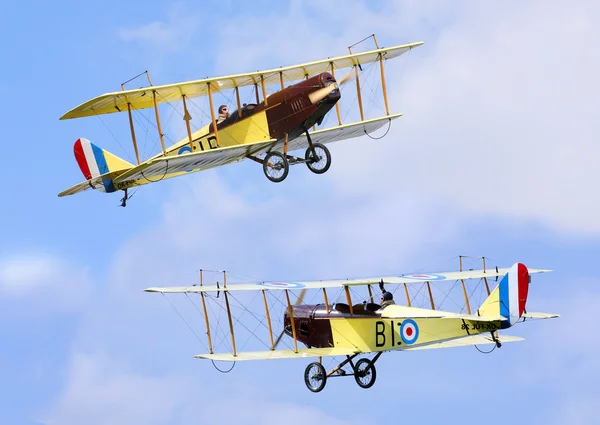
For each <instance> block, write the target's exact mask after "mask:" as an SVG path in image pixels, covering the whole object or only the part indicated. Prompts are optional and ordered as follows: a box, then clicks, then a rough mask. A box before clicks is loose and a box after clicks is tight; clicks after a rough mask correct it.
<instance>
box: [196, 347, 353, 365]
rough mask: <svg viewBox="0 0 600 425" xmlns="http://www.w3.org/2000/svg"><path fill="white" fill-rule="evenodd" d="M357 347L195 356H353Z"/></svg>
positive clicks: (234, 358) (223, 358)
mask: <svg viewBox="0 0 600 425" xmlns="http://www.w3.org/2000/svg"><path fill="white" fill-rule="evenodd" d="M357 352H358V351H357V350H356V349H349V348H335V347H332V348H304V349H302V350H298V351H297V352H296V351H294V350H272V351H271V350H269V351H247V352H241V353H237V355H235V356H234V355H233V354H231V353H222V354H221V353H219V354H198V355H196V356H194V358H197V359H208V360H216V361H227V362H236V361H248V360H280V359H305V358H310V357H333V356H351V355H352V354H357Z"/></svg>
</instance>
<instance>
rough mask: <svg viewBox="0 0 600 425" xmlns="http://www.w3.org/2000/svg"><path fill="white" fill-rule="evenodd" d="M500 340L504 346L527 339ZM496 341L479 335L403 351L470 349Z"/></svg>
mask: <svg viewBox="0 0 600 425" xmlns="http://www.w3.org/2000/svg"><path fill="white" fill-rule="evenodd" d="M498 340H499V341H500V342H501V343H502V344H504V343H505V342H516V341H523V340H525V338H521V337H520V336H511V335H499V336H498ZM495 343H496V341H494V340H493V339H492V338H491V337H490V336H489V335H485V334H478V335H469V336H464V337H460V338H455V339H450V340H446V341H438V342H432V343H428V344H423V345H416V346H414V347H411V346H404V347H403V348H401V350H402V351H416V350H432V349H434V348H453V347H468V346H470V345H483V344H495Z"/></svg>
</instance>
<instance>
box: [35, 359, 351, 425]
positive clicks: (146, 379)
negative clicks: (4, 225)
mask: <svg viewBox="0 0 600 425" xmlns="http://www.w3.org/2000/svg"><path fill="white" fill-rule="evenodd" d="M191 375H192V376H194V375H196V374H193V373H192V374H191ZM196 377H197V375H196ZM41 416H42V417H41V418H40V420H41V421H42V422H43V423H45V424H47V425H54V424H63V425H70V424H81V423H86V424H88V425H108V424H110V425H121V424H123V425H130V424H132V423H143V424H148V425H153V424H164V423H169V424H188V423H193V422H196V421H198V420H200V421H201V422H202V423H214V422H218V423H220V424H223V425H227V424H248V425H250V424H267V425H270V424H279V423H281V422H282V421H285V422H286V423H288V424H290V425H295V424H303V423H305V422H306V421H307V420H308V421H315V422H326V423H328V424H332V425H338V424H340V425H341V424H342V423H349V424H352V423H359V420H357V419H358V418H356V417H355V418H353V419H352V418H349V417H348V415H347V414H343V415H342V417H341V418H339V417H334V416H331V415H329V414H327V413H325V412H323V411H321V410H320V409H317V408H314V407H310V406H303V405H298V404H295V403H286V402H279V403H278V402H272V401H268V400H265V399H263V398H261V397H260V394H259V393H258V392H256V391H249V389H248V388H243V387H242V388H240V387H237V386H229V387H224V386H223V385H219V384H218V383H214V382H213V383H211V382H210V381H208V382H198V381H196V382H195V381H194V380H193V379H191V378H190V377H184V376H168V377H162V375H161V374H160V373H159V377H156V376H149V375H148V374H144V375H141V374H138V373H136V372H134V371H132V370H130V369H128V368H125V367H124V366H123V365H121V364H119V363H117V362H115V361H113V360H112V359H109V358H107V357H105V356H103V355H90V354H83V353H76V354H75V355H74V356H73V358H72V360H71V365H70V369H69V372H68V376H67V382H66V388H65V391H64V392H63V393H62V394H61V396H60V398H59V400H58V402H57V403H56V405H55V406H53V407H52V408H51V409H49V411H48V412H47V413H45V414H43V415H41ZM336 416H337V415H336ZM359 417H360V415H359Z"/></svg>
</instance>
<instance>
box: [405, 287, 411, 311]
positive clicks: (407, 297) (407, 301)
mask: <svg viewBox="0 0 600 425" xmlns="http://www.w3.org/2000/svg"><path fill="white" fill-rule="evenodd" d="M404 293H405V294H406V303H407V304H408V306H409V307H411V305H410V296H409V295H408V286H406V282H404Z"/></svg>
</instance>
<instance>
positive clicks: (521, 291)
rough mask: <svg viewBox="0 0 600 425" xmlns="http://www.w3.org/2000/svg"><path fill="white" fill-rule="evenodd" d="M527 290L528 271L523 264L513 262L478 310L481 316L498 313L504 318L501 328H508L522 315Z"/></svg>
mask: <svg viewBox="0 0 600 425" xmlns="http://www.w3.org/2000/svg"><path fill="white" fill-rule="evenodd" d="M528 291H529V271H528V270H527V267H525V265H524V264H521V263H515V264H513V266H512V267H511V268H510V270H509V271H508V273H506V274H505V275H504V276H503V277H502V280H501V281H500V284H499V285H498V286H497V287H496V288H495V289H494V290H493V291H492V293H491V294H490V296H489V297H488V298H487V299H486V300H485V302H484V303H483V304H482V305H481V307H480V308H479V310H478V313H479V315H481V316H496V315H500V316H503V317H504V318H506V320H504V321H503V322H502V328H503V329H505V328H510V327H511V326H512V325H514V324H515V323H517V321H518V320H519V319H520V318H521V316H522V315H523V312H524V311H525V303H526V302H527V293H528Z"/></svg>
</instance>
